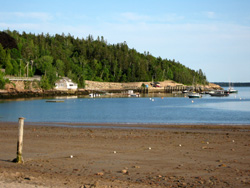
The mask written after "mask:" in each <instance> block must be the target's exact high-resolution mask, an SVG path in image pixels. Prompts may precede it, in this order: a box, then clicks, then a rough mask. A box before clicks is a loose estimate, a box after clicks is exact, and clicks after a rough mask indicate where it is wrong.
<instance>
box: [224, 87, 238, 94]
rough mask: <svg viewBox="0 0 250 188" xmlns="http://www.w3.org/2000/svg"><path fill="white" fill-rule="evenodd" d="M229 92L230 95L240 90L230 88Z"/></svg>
mask: <svg viewBox="0 0 250 188" xmlns="http://www.w3.org/2000/svg"><path fill="white" fill-rule="evenodd" d="M227 92H228V93H238V90H236V89H234V88H232V87H230V88H228V90H227Z"/></svg>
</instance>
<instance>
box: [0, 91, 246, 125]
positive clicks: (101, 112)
mask: <svg viewBox="0 0 250 188" xmlns="http://www.w3.org/2000/svg"><path fill="white" fill-rule="evenodd" d="M225 89H227V88H225ZM235 89H237V90H238V93H237V94H230V96H228V97H211V96H210V95H203V97H202V98H199V99H189V98H188V97H185V96H184V95H183V94H177V95H165V94H161V96H158V95H157V94H154V95H145V96H144V97H140V98H128V97H124V98H109V97H104V98H102V97H100V98H89V97H84V98H72V99H63V100H64V102H62V103H49V102H46V101H47V100H48V99H32V100H31V99H29V100H27V99H26V100H1V101H0V121H2V122H17V121H18V118H19V117H25V118H26V119H25V122H46V123H47V122H63V123H125V124H127V123H128V124H139V123H140V124H141V123H142V124H216V125H224V124H227V125H250V87H237V88H235Z"/></svg>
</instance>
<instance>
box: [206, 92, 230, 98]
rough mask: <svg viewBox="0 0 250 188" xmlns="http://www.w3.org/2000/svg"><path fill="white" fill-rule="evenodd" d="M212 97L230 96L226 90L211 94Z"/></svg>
mask: <svg viewBox="0 0 250 188" xmlns="http://www.w3.org/2000/svg"><path fill="white" fill-rule="evenodd" d="M209 94H210V95H211V96H212V97H226V96H228V95H229V92H228V91H225V90H216V91H214V92H210V93H209Z"/></svg>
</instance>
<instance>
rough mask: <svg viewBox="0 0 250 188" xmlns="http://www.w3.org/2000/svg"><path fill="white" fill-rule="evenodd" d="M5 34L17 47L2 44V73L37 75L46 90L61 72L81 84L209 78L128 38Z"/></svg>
mask: <svg viewBox="0 0 250 188" xmlns="http://www.w3.org/2000/svg"><path fill="white" fill-rule="evenodd" d="M2 33H3V32H2ZM4 33H6V34H8V35H9V36H10V37H11V38H13V39H14V40H15V42H16V47H8V46H7V47H6V45H3V43H2V44H1V43H0V68H1V69H5V74H6V75H14V76H33V75H41V76H42V80H41V87H42V88H44V89H50V88H53V87H54V83H55V81H56V80H57V79H58V78H60V77H64V76H67V77H69V78H71V79H72V80H73V81H74V82H76V83H78V86H79V87H80V88H84V83H85V82H84V81H85V80H92V81H105V82H137V81H151V80H152V79H153V80H154V81H163V80H174V81H176V82H179V83H183V84H186V85H191V84H192V83H193V80H195V81H196V83H199V84H206V83H207V79H206V76H205V74H204V73H203V72H202V70H201V69H200V70H198V71H195V70H192V69H190V68H188V67H186V66H184V65H182V64H181V63H180V62H178V61H177V62H176V61H175V60H170V59H162V58H161V57H154V56H152V55H151V54H150V53H149V52H144V53H139V52H137V51H136V50H135V49H130V48H129V47H128V45H127V43H126V42H123V43H118V44H108V43H107V41H106V40H105V39H104V37H103V36H101V37H99V36H98V37H97V38H96V39H94V38H93V36H92V35H89V36H87V37H86V38H85V39H84V38H81V39H80V38H78V37H77V38H75V37H74V36H72V35H70V34H68V35H65V34H61V35H59V34H55V35H49V34H43V33H42V34H38V35H35V34H32V33H25V32H23V33H21V34H20V33H19V32H17V31H9V30H7V31H4ZM4 41H5V42H4V43H6V40H4ZM12 46H15V45H12ZM1 74H2V73H0V76H1ZM0 79H1V78H0Z"/></svg>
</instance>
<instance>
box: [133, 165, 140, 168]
mask: <svg viewBox="0 0 250 188" xmlns="http://www.w3.org/2000/svg"><path fill="white" fill-rule="evenodd" d="M132 168H141V167H140V166H136V165H135V166H133V167H132Z"/></svg>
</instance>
